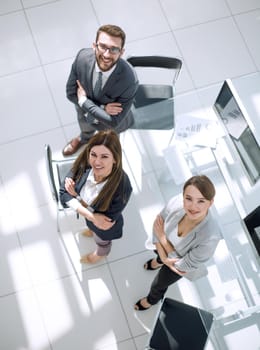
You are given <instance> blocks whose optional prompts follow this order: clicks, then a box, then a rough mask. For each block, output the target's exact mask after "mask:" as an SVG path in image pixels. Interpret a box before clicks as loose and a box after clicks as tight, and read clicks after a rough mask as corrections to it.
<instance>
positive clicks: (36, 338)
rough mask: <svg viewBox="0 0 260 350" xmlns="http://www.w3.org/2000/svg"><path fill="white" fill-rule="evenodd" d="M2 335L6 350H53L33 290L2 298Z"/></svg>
mask: <svg viewBox="0 0 260 350" xmlns="http://www.w3.org/2000/svg"><path fill="white" fill-rule="evenodd" d="M0 313H1V317H0V337H1V347H2V348H3V349H5V350H14V349H28V350H29V349H34V350H51V349H52V348H51V346H50V344H49V340H48V336H47V333H46V330H45V326H44V324H43V322H42V317H41V314H40V310H39V305H38V301H37V298H36V296H35V293H34V291H33V290H31V289H30V290H25V291H22V292H19V293H16V294H13V295H9V296H6V297H5V298H0Z"/></svg>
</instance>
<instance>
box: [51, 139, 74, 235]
mask: <svg viewBox="0 0 260 350" xmlns="http://www.w3.org/2000/svg"><path fill="white" fill-rule="evenodd" d="M74 160H75V158H68V159H61V160H54V159H53V158H52V151H51V147H50V145H48V144H47V145H45V163H46V169H47V175H48V180H49V185H50V190H51V194H52V198H53V200H54V201H55V203H56V207H57V231H58V232H60V225H59V213H60V212H61V211H63V210H64V209H66V208H68V207H66V206H65V207H64V206H63V205H62V204H61V202H60V199H59V189H60V185H61V182H62V181H63V180H64V178H65V176H66V175H67V174H68V172H69V170H70V169H71V166H72V164H73V162H74Z"/></svg>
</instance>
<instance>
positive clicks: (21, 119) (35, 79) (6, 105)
mask: <svg viewBox="0 0 260 350" xmlns="http://www.w3.org/2000/svg"><path fill="white" fill-rule="evenodd" d="M0 88H1V90H2V91H4V93H3V94H1V97H0V103H1V110H2V115H3V116H4V117H5V122H4V123H2V127H1V130H0V137H1V143H5V142H9V141H13V140H15V139H20V138H22V137H25V136H30V135H32V134H36V133H39V132H43V131H47V130H50V129H52V128H57V127H58V126H59V120H58V116H57V113H56V110H55V106H54V104H53V100H52V97H51V95H50V92H49V90H48V86H47V84H46V80H45V78H44V75H43V73H42V71H41V69H33V70H28V71H26V72H22V73H18V74H16V75H12V76H8V77H4V78H2V79H1V80H0ZM14 101H15V103H14Z"/></svg>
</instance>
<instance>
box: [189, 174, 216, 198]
mask: <svg viewBox="0 0 260 350" xmlns="http://www.w3.org/2000/svg"><path fill="white" fill-rule="evenodd" d="M190 185H192V186H194V187H196V188H197V189H198V190H199V191H200V193H201V194H202V195H203V197H204V198H206V199H207V200H209V201H211V200H212V199H213V198H214V197H215V194H216V190H215V187H214V185H213V183H212V181H211V180H210V179H209V178H208V177H207V176H206V175H195V176H192V177H191V178H190V179H188V180H187V181H186V182H185V184H184V186H183V193H184V192H185V189H186V188H187V187H188V186H190Z"/></svg>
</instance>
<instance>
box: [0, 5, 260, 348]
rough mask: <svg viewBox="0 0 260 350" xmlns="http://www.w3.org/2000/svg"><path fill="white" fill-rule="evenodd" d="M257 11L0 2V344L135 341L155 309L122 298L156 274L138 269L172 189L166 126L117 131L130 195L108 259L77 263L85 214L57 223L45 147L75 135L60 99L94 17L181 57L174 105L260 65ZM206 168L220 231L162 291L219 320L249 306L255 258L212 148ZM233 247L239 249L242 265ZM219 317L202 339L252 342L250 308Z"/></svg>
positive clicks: (85, 247) (123, 344) (141, 46)
mask: <svg viewBox="0 0 260 350" xmlns="http://www.w3.org/2000/svg"><path fill="white" fill-rule="evenodd" d="M259 17H260V1H259V0H247V1H244V0H212V1H206V0H197V1H193V0H143V1H139V0H131V1H130V0H120V1H119V0H110V1H109V2H107V1H105V0H95V1H90V0H73V1H72V0H60V1H51V0H8V1H7V0H0V42H1V45H0V50H1V55H0V90H1V94H0V111H1V116H0V118H1V128H0V164H1V167H0V220H1V222H0V243H1V244H0V276H1V277H0V281H1V282H0V344H1V346H0V348H1V349H3V350H59V349H60V350H71V349H76V350H81V349H82V350H83V349H84V350H85V349H87V350H101V349H102V350H141V349H144V346H145V344H146V342H147V337H148V336H149V331H150V330H151V327H152V325H153V322H154V317H155V315H156V312H157V307H154V308H153V309H151V310H149V311H147V312H145V313H137V312H135V311H134V310H133V304H134V302H135V301H136V300H137V299H138V298H139V297H141V296H143V295H145V293H146V292H147V290H148V286H149V284H150V282H151V280H152V278H153V276H154V274H153V273H152V272H151V273H149V272H145V271H144V270H143V269H142V265H143V263H144V262H145V260H146V259H147V258H148V257H150V256H151V253H150V252H149V251H147V250H146V249H145V241H146V239H147V236H148V235H149V233H150V232H151V226H152V220H153V217H154V215H155V214H156V213H157V212H158V211H159V210H160V208H161V207H162V205H163V204H164V203H165V201H166V200H167V199H168V198H169V197H170V196H171V195H173V194H175V193H177V192H178V191H179V190H180V186H176V185H175V184H174V182H173V181H172V179H171V176H170V174H169V171H168V169H167V166H166V164H165V160H164V158H163V156H162V150H163V149H165V148H166V147H167V145H168V142H169V139H170V136H171V134H170V131H161V132H159V131H150V132H147V131H142V132H141V131H133V130H130V131H127V132H126V133H125V134H124V135H122V137H121V140H122V144H123V148H124V166H125V170H126V171H127V172H128V174H129V175H130V177H131V181H132V184H133V187H134V193H133V196H132V198H131V200H130V203H129V205H128V207H127V208H126V210H125V221H126V224H125V235H124V237H123V239H121V240H119V241H115V242H114V244H113V249H112V253H111V255H110V256H109V257H108V259H107V260H106V261H105V262H103V263H99V264H98V265H96V266H81V265H80V264H79V256H80V254H81V253H83V252H84V253H85V252H88V251H90V250H91V249H92V248H93V242H92V240H91V239H90V238H83V237H82V236H81V235H80V230H81V229H82V228H83V227H84V223H83V221H82V220H76V218H75V216H74V215H72V214H71V213H68V216H63V217H62V219H61V226H62V233H61V235H59V234H58V233H57V231H56V222H55V207H54V204H53V202H52V199H51V196H50V192H49V187H48V181H47V176H46V171H45V163H44V144H45V143H49V144H50V145H51V147H52V149H53V152H54V154H55V156H56V157H61V152H60V151H61V149H62V147H63V146H64V144H65V142H66V141H67V140H68V139H70V138H71V137H72V136H75V135H76V134H77V132H78V126H77V123H76V118H75V113H74V109H73V106H72V104H70V103H69V102H68V101H67V100H66V97H65V83H66V79H67V76H68V73H69V70H70V65H71V63H72V60H73V58H74V57H75V54H76V53H77V51H78V50H79V49H80V48H81V47H84V46H89V45H91V43H92V41H93V39H94V37H95V32H96V29H97V27H98V26H99V25H101V24H104V23H115V24H118V25H120V26H122V27H123V28H124V29H125V31H126V33H127V43H126V55H130V54H140V55H141V54H144V55H146V54H162V55H171V56H177V57H180V58H181V59H182V60H183V62H184V68H183V71H182V73H181V75H180V78H179V80H178V84H177V92H178V94H182V93H186V92H189V93H188V94H187V95H185V96H187V101H186V103H184V104H182V105H181V106H182V108H186V107H187V108H189V109H192V106H193V100H192V98H191V96H193V95H192V94H191V95H190V92H192V91H193V90H194V89H197V88H203V87H209V88H211V87H212V89H213V90H214V91H217V89H218V88H219V86H220V84H221V82H222V81H223V80H224V79H225V78H227V77H238V76H242V75H245V74H248V73H253V72H257V71H259V70H260V41H259V31H260V22H259ZM177 108H179V107H177ZM194 108H195V107H194ZM201 159H208V158H207V156H205V155H203V156H201ZM203 169H204V171H205V172H206V173H207V174H209V175H210V176H211V177H212V178H213V179H214V181H215V183H216V186H217V189H218V195H217V198H216V209H217V213H218V215H219V216H220V219H221V220H220V221H221V224H222V225H223V236H224V237H225V238H226V242H224V241H222V242H221V244H220V245H219V247H218V249H217V252H216V254H215V257H214V259H212V261H211V262H210V263H209V275H208V277H207V278H205V279H202V280H199V281H198V282H196V283H194V284H192V283H190V282H188V281H185V280H184V279H183V280H181V281H180V282H179V283H178V285H175V286H172V287H171V288H170V289H169V291H168V294H167V295H168V296H170V297H172V298H176V299H178V300H183V301H184V302H187V303H190V304H192V305H197V306H202V307H204V308H206V309H208V310H211V311H213V312H214V314H215V317H216V319H225V317H226V318H227V319H226V320H228V317H230V319H229V321H230V320H232V315H234V314H236V313H237V312H238V310H247V307H248V305H249V306H252V305H255V304H257V303H258V304H259V298H258V297H259V279H258V278H259V276H258V275H257V270H258V264H257V261H256V259H255V256H254V254H253V253H252V251H251V248H250V245H249V244H248V241H247V238H246V235H245V233H244V231H243V228H242V227H241V225H240V223H239V217H238V214H237V211H236V209H235V207H234V203H233V202H232V200H231V197H230V195H229V192H228V190H227V188H226V187H225V183H224V181H223V178H222V176H221V174H220V173H219V171H218V169H217V167H216V164H215V163H214V161H213V162H211V160H210V155H209V162H206V165H205V164H204V168H203ZM234 243H236V244H234ZM241 250H242V251H243V252H244V254H240V253H241ZM230 251H232V254H230ZM233 254H234V256H235V257H237V255H238V254H239V259H240V260H239V261H240V265H239V266H238V265H237V261H236V260H235V261H233ZM238 269H240V271H241V269H242V270H243V271H242V275H243V279H242V282H241V280H240V279H237V276H238V275H237V270H238ZM241 283H242V284H241ZM249 291H250V292H249ZM248 294H249V296H248ZM248 300H249V302H248ZM221 322H222V321H220V322H219V323H218V324H217V326H216V330H214V333H213V335H214V334H215V337H213V338H212V340H211V341H210V342H209V343H208V346H207V349H219V350H237V349H241V348H247V349H250V350H257V349H259V344H260V342H259V325H258V324H257V317H256V315H254V314H253V315H252V316H250V317H248V318H246V319H245V318H241V321H238V322H228V321H227V322H226V323H225V322H224V323H225V326H224V323H223V322H222V323H221ZM188 332H189V330H187V335H188ZM214 338H215V339H214ZM189 350H190V349H189Z"/></svg>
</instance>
